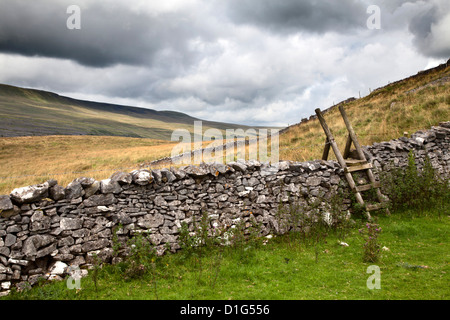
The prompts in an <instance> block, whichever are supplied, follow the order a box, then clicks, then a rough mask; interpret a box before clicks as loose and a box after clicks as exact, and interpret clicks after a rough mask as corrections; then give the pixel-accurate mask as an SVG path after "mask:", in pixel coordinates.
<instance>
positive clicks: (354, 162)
mask: <svg viewBox="0 0 450 320" xmlns="http://www.w3.org/2000/svg"><path fill="white" fill-rule="evenodd" d="M315 111H316V114H317V118H318V119H319V121H320V124H321V125H322V128H323V131H324V132H325V135H326V143H325V149H324V152H323V155H322V160H327V159H328V154H329V150H330V147H331V148H332V149H333V152H334V154H335V155H336V159H337V161H338V162H339V164H340V166H341V167H342V168H343V169H344V175H345V178H346V180H347V182H348V184H349V186H350V189H351V190H352V191H353V192H354V194H355V197H356V201H357V202H358V203H359V204H360V205H362V206H363V207H365V209H366V210H367V211H374V210H378V209H381V208H386V200H385V199H384V196H383V194H382V193H381V190H380V188H381V184H380V182H379V181H376V179H375V176H374V175H373V172H372V164H371V163H369V162H368V161H367V159H366V156H365V155H364V152H363V150H362V148H361V145H360V144H359V142H358V138H357V136H356V133H355V131H354V130H353V127H352V125H351V123H350V121H349V120H348V117H347V114H346V113H345V110H344V107H343V106H342V105H341V106H339V111H340V112H341V115H342V118H343V119H344V122H345V126H346V128H347V131H348V137H347V141H346V144H345V150H344V155H342V154H341V152H340V151H339V148H338V146H337V143H336V141H335V140H334V137H333V134H332V133H331V130H330V128H329V127H328V125H327V123H326V121H325V118H324V117H323V114H322V112H321V111H320V109H319V108H317V109H316V110H315ZM352 144H353V145H354V146H355V149H356V153H357V157H358V159H350V158H349V155H350V149H351V146H352ZM358 171H363V172H365V173H366V174H367V177H368V179H369V182H370V183H369V184H366V185H359V186H357V185H356V183H355V181H354V179H353V176H352V172H358ZM371 189H375V190H376V194H377V199H378V201H379V203H375V204H366V203H365V201H364V199H363V197H362V195H361V192H364V191H368V190H371ZM386 212H387V213H388V214H389V211H388V209H387V208H386ZM368 216H369V217H370V214H368Z"/></svg>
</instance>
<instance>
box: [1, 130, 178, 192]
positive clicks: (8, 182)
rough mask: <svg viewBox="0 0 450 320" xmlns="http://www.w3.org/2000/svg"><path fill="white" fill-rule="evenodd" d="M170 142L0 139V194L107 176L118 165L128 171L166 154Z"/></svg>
mask: <svg viewBox="0 0 450 320" xmlns="http://www.w3.org/2000/svg"><path fill="white" fill-rule="evenodd" d="M174 145H175V142H168V141H164V140H154V139H139V138H126V137H98V136H43V137H17V138H0V177H1V178H0V194H8V193H10V192H11V190H12V189H14V188H16V187H21V186H26V185H30V184H35V183H42V182H44V181H46V180H48V179H56V180H58V182H59V184H61V185H64V186H65V185H67V184H68V183H69V182H71V181H72V180H73V179H75V178H78V177H81V176H88V177H93V178H96V179H105V178H109V177H110V176H111V174H112V173H114V172H116V171H118V169H120V168H123V170H124V171H127V172H129V171H132V170H133V169H135V168H138V167H139V165H140V164H141V163H143V162H150V161H152V160H156V159H160V158H163V157H166V156H168V155H170V153H171V150H172V148H173V146H174ZM5 177H8V178H5Z"/></svg>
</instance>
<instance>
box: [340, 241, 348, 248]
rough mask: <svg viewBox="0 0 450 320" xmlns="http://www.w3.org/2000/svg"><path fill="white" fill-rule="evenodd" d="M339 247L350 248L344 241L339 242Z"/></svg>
mask: <svg viewBox="0 0 450 320" xmlns="http://www.w3.org/2000/svg"><path fill="white" fill-rule="evenodd" d="M339 245H340V246H343V247H348V246H349V245H348V243H347V242H342V241H341V242H339Z"/></svg>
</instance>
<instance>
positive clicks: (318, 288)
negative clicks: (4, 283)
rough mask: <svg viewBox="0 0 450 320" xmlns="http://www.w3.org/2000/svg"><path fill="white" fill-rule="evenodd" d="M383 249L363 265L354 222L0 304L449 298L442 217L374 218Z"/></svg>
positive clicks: (49, 286) (173, 259) (50, 286)
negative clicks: (319, 239) (315, 239)
mask: <svg viewBox="0 0 450 320" xmlns="http://www.w3.org/2000/svg"><path fill="white" fill-rule="evenodd" d="M377 223H378V224H379V225H380V226H381V227H382V229H383V231H382V233H381V234H380V235H379V238H378V241H379V244H380V246H382V247H385V248H388V250H386V249H385V250H382V251H381V254H380V257H379V260H378V261H377V262H376V263H366V262H363V252H364V250H363V242H364V240H363V239H362V237H361V236H360V235H359V233H358V227H361V226H362V225H363V224H364V222H363V221H356V225H355V227H354V228H352V229H350V230H349V233H348V234H347V235H346V237H345V239H344V240H343V241H345V243H347V244H348V246H342V245H340V244H339V242H340V241H341V240H342V239H341V238H339V237H338V236H337V235H336V234H330V235H329V236H328V238H327V241H326V243H324V244H323V245H322V246H321V248H320V254H319V258H318V259H317V260H316V257H315V249H314V247H313V246H312V245H308V244H307V243H305V242H304V241H302V240H301V239H300V238H296V237H295V235H290V236H286V235H285V236H277V237H274V238H273V239H271V240H270V241H268V242H267V239H266V242H267V243H266V244H265V245H263V242H262V239H261V241H257V242H251V243H247V244H245V245H242V246H239V247H211V248H209V249H208V250H205V251H203V254H202V255H196V254H190V255H187V254H184V253H182V252H179V253H176V254H167V255H165V256H163V257H159V258H157V259H156V260H155V261H153V262H154V264H153V266H154V268H153V269H152V271H149V272H147V273H145V274H143V275H140V276H139V277H128V276H127V274H126V271H127V267H126V264H124V263H120V264H117V265H105V266H103V267H102V269H101V270H100V271H99V272H98V274H97V275H96V279H95V281H94V279H93V276H92V272H90V274H89V275H88V276H87V277H86V278H83V279H81V289H80V290H75V289H74V290H69V289H68V288H67V286H66V282H65V281H60V282H54V283H42V284H41V285H39V286H37V287H34V288H33V289H31V290H29V291H25V292H16V293H14V292H13V293H12V294H10V295H9V296H7V297H5V298H4V299H41V300H43V299H50V300H60V299H61V300H64V299H67V300H73V299H81V300H84V299H89V300H90V299H106V300H112V299H120V300H125V299H161V300H210V299H214V300H216V299H220V300H247V299H249V300H260V299H267V300H301V299H312V300H316V299H321V300H334V299H338V300H361V299H363V300H385V299H392V300H398V299H408V300H446V299H448V298H449V297H450V289H449V286H448V283H449V272H450V268H449V252H450V250H449V249H450V246H449V243H448V236H449V231H450V221H449V216H448V212H447V213H445V214H442V213H439V214H437V213H436V212H433V211H432V210H429V211H427V212H420V213H419V212H415V211H412V210H409V211H403V212H402V213H397V214H393V215H391V216H390V217H386V216H379V217H377ZM371 265H376V266H378V267H379V268H380V272H381V273H380V285H381V288H380V289H369V288H368V286H367V281H368V279H369V277H370V276H371V274H369V273H367V269H368V267H369V266H371Z"/></svg>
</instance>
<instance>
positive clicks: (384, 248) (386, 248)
mask: <svg viewBox="0 0 450 320" xmlns="http://www.w3.org/2000/svg"><path fill="white" fill-rule="evenodd" d="M381 250H383V251H390V250H389V248H388V247H383V248H381Z"/></svg>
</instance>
